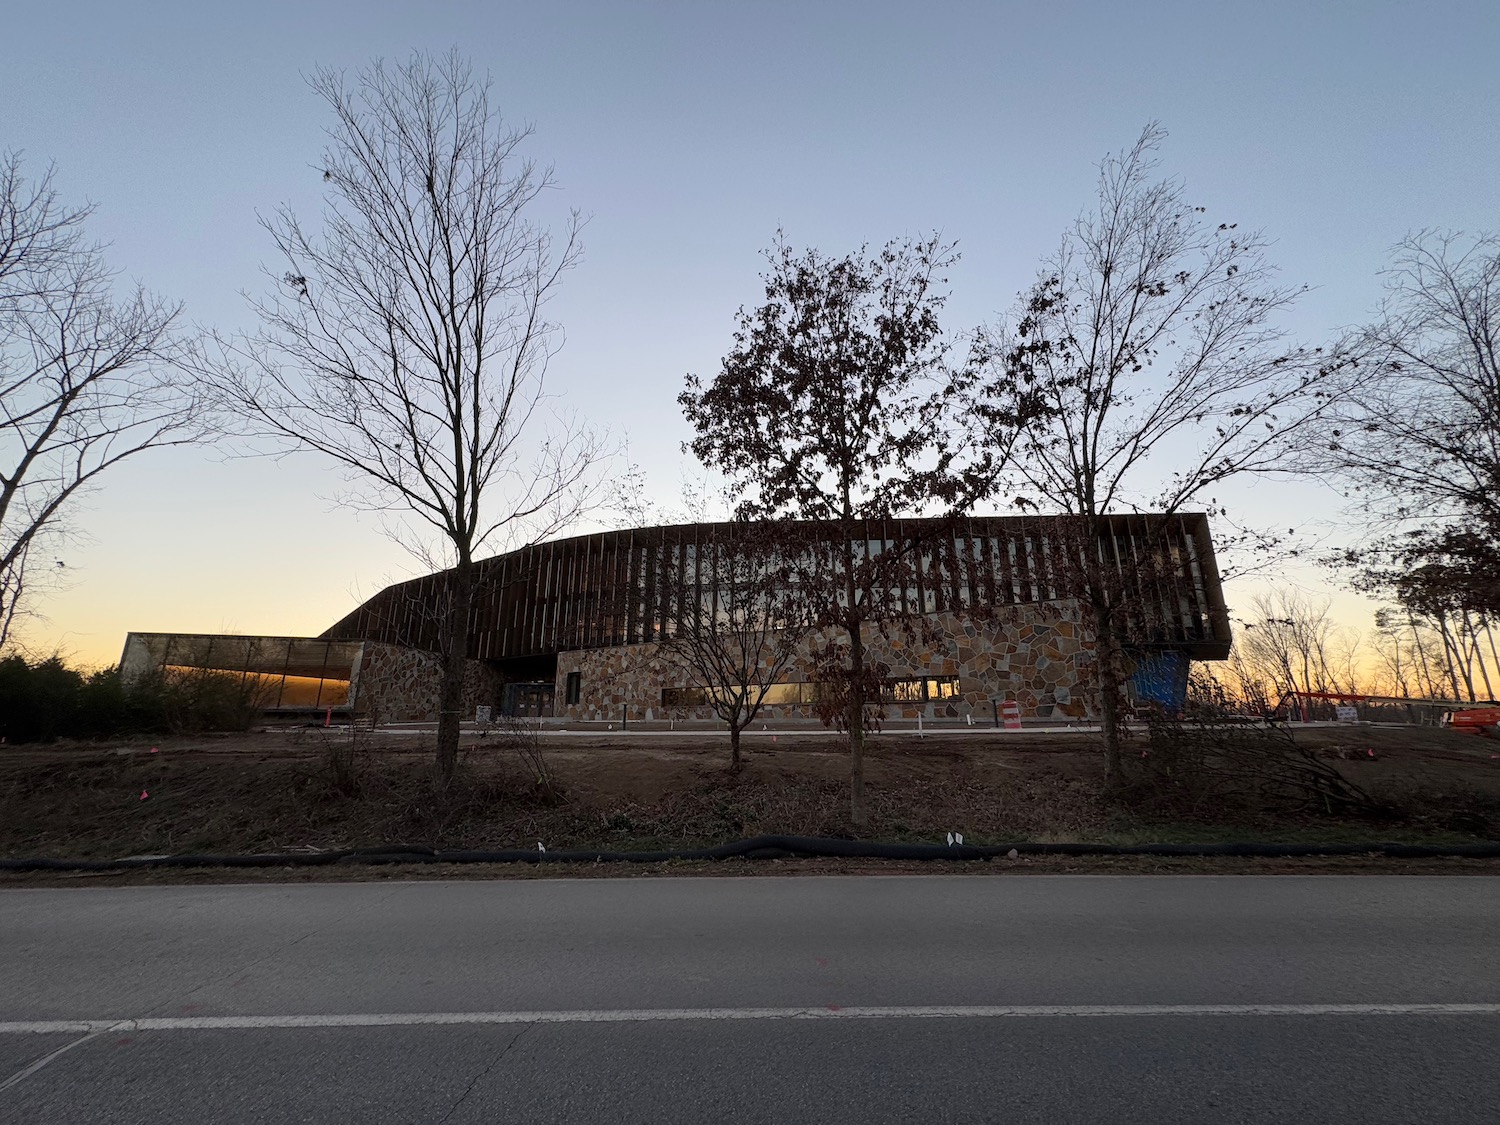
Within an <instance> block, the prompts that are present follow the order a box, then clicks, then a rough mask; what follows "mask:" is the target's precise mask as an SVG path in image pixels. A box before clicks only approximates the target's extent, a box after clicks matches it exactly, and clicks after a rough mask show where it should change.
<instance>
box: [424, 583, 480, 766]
mask: <svg viewBox="0 0 1500 1125" xmlns="http://www.w3.org/2000/svg"><path fill="white" fill-rule="evenodd" d="M449 595H450V598H449V602H448V612H447V613H446V614H444V616H443V621H442V624H441V626H440V628H439V633H438V650H439V652H440V653H441V655H442V661H443V682H442V689H441V691H440V693H439V704H438V729H437V762H436V766H435V770H434V774H433V784H434V786H435V788H436V789H437V790H438V791H439V792H446V791H447V789H448V787H449V786H450V785H452V784H453V771H454V769H455V768H456V767H457V765H458V739H459V734H460V724H461V723H462V722H463V717H464V715H463V708H464V673H465V671H466V670H467V666H468V656H469V615H470V611H471V610H472V609H473V605H474V561H473V560H472V559H470V558H469V557H467V555H465V556H463V557H462V558H461V559H460V560H459V563H458V565H457V566H455V567H454V568H453V570H452V572H451V577H450V579H449Z"/></svg>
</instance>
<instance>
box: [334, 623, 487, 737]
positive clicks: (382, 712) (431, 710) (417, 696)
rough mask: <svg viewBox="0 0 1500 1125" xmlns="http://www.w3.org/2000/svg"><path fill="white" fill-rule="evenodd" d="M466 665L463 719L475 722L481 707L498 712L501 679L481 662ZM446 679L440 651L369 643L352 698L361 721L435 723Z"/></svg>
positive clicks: (360, 664)
mask: <svg viewBox="0 0 1500 1125" xmlns="http://www.w3.org/2000/svg"><path fill="white" fill-rule="evenodd" d="M466 664H467V665H468V667H467V668H466V669H465V674H464V706H463V712H464V718H465V719H472V718H473V717H474V708H475V707H478V706H488V707H491V708H493V709H494V712H495V713H496V714H498V713H499V710H500V690H501V687H502V686H503V684H504V679H503V677H501V675H500V674H499V673H498V672H497V671H495V669H494V668H492V667H491V666H490V665H488V664H485V663H484V662H482V661H479V660H469V661H466ZM442 680H443V677H442V662H441V660H440V658H439V657H438V655H437V653H435V652H426V651H424V650H422V649H416V648H403V647H401V646H400V645H388V644H381V643H379V642H377V641H366V642H365V645H364V654H363V656H361V658H360V662H359V668H358V671H357V672H356V673H355V680H354V683H353V684H352V685H350V694H351V696H352V698H353V700H354V709H355V711H356V713H358V714H359V715H361V716H362V717H366V718H371V717H373V718H375V719H376V720H377V721H379V722H382V723H400V722H435V721H436V720H437V717H438V710H439V703H440V700H441V695H442Z"/></svg>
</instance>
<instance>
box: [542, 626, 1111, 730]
mask: <svg viewBox="0 0 1500 1125" xmlns="http://www.w3.org/2000/svg"><path fill="white" fill-rule="evenodd" d="M863 639H864V642H865V645H866V647H867V650H868V652H869V654H870V658H871V659H872V660H880V661H884V662H885V663H887V664H889V665H890V668H891V671H890V676H891V678H893V679H920V678H926V677H937V676H956V677H958V695H957V696H955V697H953V698H949V699H940V700H931V701H929V702H926V703H889V704H887V705H886V706H885V708H884V713H885V717H886V718H907V719H915V718H917V717H918V716H919V715H920V716H922V717H924V718H928V719H939V718H963V717H964V716H966V715H969V716H973V717H974V718H975V719H976V720H978V719H981V718H982V719H984V720H986V721H991V720H992V719H993V715H994V708H995V705H996V704H997V703H1003V702H1006V701H1008V700H1014V701H1015V702H1016V703H1018V704H1019V705H1020V708H1021V714H1022V716H1023V717H1031V718H1044V717H1060V716H1069V717H1077V718H1081V717H1085V716H1087V715H1090V714H1092V713H1093V711H1094V708H1093V706H1091V701H1092V699H1093V692H1092V691H1091V687H1090V685H1091V684H1092V682H1093V661H1094V643H1093V640H1092V639H1091V637H1090V636H1089V635H1088V634H1087V632H1086V630H1085V629H1084V628H1083V626H1082V624H1081V619H1080V614H1079V609H1078V604H1077V603H1076V602H1075V601H1053V602H1037V603H1030V604H1027V605H1022V606H1006V607H1003V608H1000V609H997V610H995V611H992V612H989V613H985V614H956V613H937V614H929V615H927V616H925V617H924V618H922V619H921V625H920V627H917V628H914V629H911V630H899V629H888V630H885V631H881V630H880V629H878V628H876V627H874V626H870V625H867V626H866V628H865V630H864V633H863ZM816 642H817V638H814V637H810V638H809V639H808V640H807V641H805V642H804V643H803V645H802V646H801V649H800V652H799V654H798V657H797V658H796V660H795V661H794V664H793V668H792V670H791V672H790V673H789V674H788V675H786V676H784V677H783V682H788V683H799V682H807V681H809V680H811V679H812V678H813V677H812V676H811V674H810V668H811V657H810V651H811V649H812V648H813V647H814V645H815V643H816ZM570 672H577V673H579V699H578V702H577V703H576V704H567V703H566V702H565V700H566V698H567V695H566V688H567V681H568V674H569V673H570ZM689 683H691V680H690V679H689V678H688V677H686V676H685V675H684V674H683V673H682V672H681V671H679V670H677V669H676V668H675V666H674V663H673V660H672V658H671V656H670V654H668V653H667V652H665V651H664V650H663V649H662V646H660V645H659V644H637V645H624V646H619V647H615V648H604V649H587V650H574V651H570V652H563V653H560V654H559V655H558V658H557V681H556V695H555V700H556V702H555V713H556V714H557V715H559V716H561V717H564V718H568V719H575V720H582V721H596V722H601V721H619V720H620V719H621V718H622V717H625V718H627V719H630V720H643V719H644V720H653V719H709V718H712V717H713V712H712V711H711V710H710V709H709V708H708V707H706V706H702V707H671V708H668V707H664V706H663V705H662V702H661V700H662V689H663V688H669V687H681V686H686V685H688V684H689ZM761 714H762V715H763V716H764V717H766V718H811V717H812V708H811V706H810V705H807V704H797V705H777V706H769V705H768V706H766V707H764V708H763V709H762V712H761Z"/></svg>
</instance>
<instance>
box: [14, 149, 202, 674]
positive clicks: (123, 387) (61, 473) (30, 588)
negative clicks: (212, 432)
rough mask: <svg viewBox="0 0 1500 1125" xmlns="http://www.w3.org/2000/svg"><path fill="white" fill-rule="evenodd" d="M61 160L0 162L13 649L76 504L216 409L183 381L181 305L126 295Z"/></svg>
mask: <svg viewBox="0 0 1500 1125" xmlns="http://www.w3.org/2000/svg"><path fill="white" fill-rule="evenodd" d="M52 181H53V172H52V170H51V169H50V168H49V169H47V170H46V171H44V172H43V173H42V175H41V177H40V178H38V179H35V180H32V179H28V178H27V177H26V175H25V174H24V172H23V170H22V165H21V159H20V156H19V155H18V154H15V153H12V154H9V155H7V156H5V157H4V158H3V159H0V648H3V647H4V646H5V645H6V643H7V642H8V641H10V640H11V638H12V636H13V630H14V627H15V625H16V624H17V623H18V621H19V620H20V619H21V617H22V616H24V614H25V613H26V604H27V595H28V594H29V593H34V592H35V591H36V589H37V588H38V587H39V586H44V585H46V584H47V578H46V577H45V576H44V575H40V574H38V573H37V572H36V566H35V564H36V563H37V562H38V560H39V559H46V560H47V561H46V563H45V564H43V569H44V571H46V572H48V573H55V572H56V571H57V569H58V568H60V567H62V565H63V564H62V562H61V561H57V560H55V559H53V558H52V555H51V549H52V548H53V547H55V546H56V544H57V542H58V541H59V539H60V538H61V537H62V535H63V533H64V532H65V531H66V530H67V523H66V521H67V517H68V514H69V512H70V510H71V509H72V507H73V505H74V502H75V501H76V500H77V498H78V497H79V496H81V495H82V494H84V493H85V492H87V491H88V490H89V489H90V488H91V487H93V486H94V485H95V484H97V483H98V481H99V478H100V477H101V476H102V475H103V474H105V473H107V472H109V471H110V470H111V469H113V468H114V467H115V466H116V465H118V464H120V463H121V462H122V461H124V460H126V459H127V458H130V457H134V456H135V455H136V454H138V453H142V452H144V451H146V450H148V449H155V448H159V447H162V446H169V445H178V444H182V443H185V442H191V441H194V440H196V439H197V438H198V437H200V436H201V434H202V422H203V404H202V402H201V401H200V400H199V398H198V397H197V396H196V395H195V393H194V392H193V391H192V389H191V388H190V386H189V385H188V384H187V382H186V381H185V380H184V379H183V378H182V377H181V370H182V369H181V368H180V367H179V366H178V361H179V360H180V358H181V348H180V341H179V337H178V335H177V333H176V325H177V320H178V314H179V311H180V308H179V306H177V305H173V304H169V303H167V302H166V301H164V300H162V299H161V298H160V297H156V296H153V295H152V294H150V293H148V292H147V291H146V290H145V289H144V288H142V287H140V286H136V287H135V288H134V289H133V290H132V291H131V292H129V293H128V294H127V295H126V296H124V297H123V298H119V297H117V296H116V295H115V278H116V275H115V273H114V272H113V271H111V270H110V269H109V267H108V266H107V265H106V264H105V261H104V247H102V246H101V245H99V244H98V243H93V242H89V241H87V239H86V238H85V236H84V231H83V225H84V223H85V222H86V221H87V219H88V218H89V216H90V215H91V214H92V213H93V207H92V206H89V205H85V206H82V207H68V206H67V205H65V204H64V203H62V202H61V200H59V198H58V196H57V192H56V191H55V189H54V188H53V182H52Z"/></svg>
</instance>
